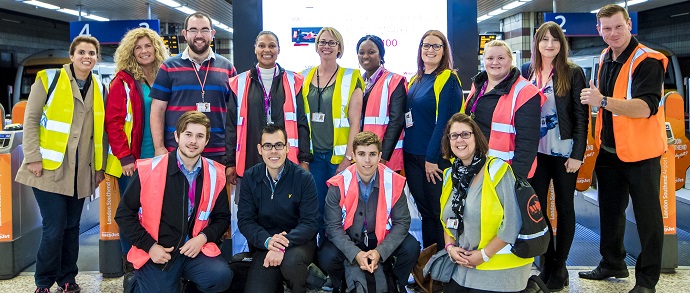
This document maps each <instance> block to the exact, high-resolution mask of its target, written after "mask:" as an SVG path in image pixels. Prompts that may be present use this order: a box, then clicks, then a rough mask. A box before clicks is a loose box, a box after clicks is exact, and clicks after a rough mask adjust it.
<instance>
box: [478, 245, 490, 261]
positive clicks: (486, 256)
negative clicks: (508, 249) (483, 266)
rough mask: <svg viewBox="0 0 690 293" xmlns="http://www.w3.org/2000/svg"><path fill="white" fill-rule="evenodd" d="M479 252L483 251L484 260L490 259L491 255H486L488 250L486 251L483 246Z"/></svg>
mask: <svg viewBox="0 0 690 293" xmlns="http://www.w3.org/2000/svg"><path fill="white" fill-rule="evenodd" d="M479 252H481V254H482V260H483V261H484V262H487V261H489V259H490V257H489V256H488V255H486V252H485V251H484V248H482V249H481V250H479Z"/></svg>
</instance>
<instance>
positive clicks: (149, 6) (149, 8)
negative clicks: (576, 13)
mask: <svg viewBox="0 0 690 293" xmlns="http://www.w3.org/2000/svg"><path fill="white" fill-rule="evenodd" d="M554 1H555V0H554ZM146 6H147V7H148V11H149V14H148V15H149V19H151V2H146Z"/></svg>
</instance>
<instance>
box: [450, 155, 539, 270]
mask: <svg viewBox="0 0 690 293" xmlns="http://www.w3.org/2000/svg"><path fill="white" fill-rule="evenodd" d="M509 168H510V166H509V165H508V164H507V163H506V162H505V161H502V160H499V159H496V158H492V157H487V158H486V165H485V166H484V179H483V180H482V190H481V193H482V194H481V207H480V210H481V212H480V217H481V225H480V227H481V229H480V230H481V231H480V234H481V236H480V239H479V246H478V248H477V249H481V248H484V247H486V246H487V244H488V243H489V242H491V240H492V239H493V238H494V237H496V235H497V234H498V229H499V227H500V225H501V223H502V222H503V220H504V218H503V216H504V214H503V206H502V205H501V201H500V200H499V199H498V194H497V193H496V185H497V184H498V182H500V180H501V179H502V178H503V177H504V176H508V175H506V172H507V171H508V169H509ZM443 172H444V174H443V187H442V192H441V211H443V210H444V209H445V206H446V205H447V204H449V203H450V201H451V196H452V192H453V183H452V180H451V172H452V167H450V168H446V170H444V171H443ZM510 176H512V172H511V175H510ZM440 220H441V225H442V226H443V230H444V231H445V233H447V234H448V235H449V236H451V237H452V238H453V239H455V234H454V233H451V231H450V230H449V229H448V227H446V221H445V219H444V218H443V213H441V219H440ZM511 248H512V246H511V245H510V244H506V246H504V247H503V248H502V249H501V250H500V251H498V252H496V254H495V255H493V256H492V257H491V259H490V260H489V261H488V262H485V263H482V264H481V265H479V266H477V270H505V269H510V268H517V267H521V266H524V265H527V264H530V263H532V262H533V261H534V258H520V257H518V256H516V255H515V254H513V253H512V252H511V251H510V249H511Z"/></svg>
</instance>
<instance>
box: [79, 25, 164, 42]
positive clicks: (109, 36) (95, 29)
mask: <svg viewBox="0 0 690 293" xmlns="http://www.w3.org/2000/svg"><path fill="white" fill-rule="evenodd" d="M138 27H145V28H150V29H152V30H154V31H155V32H157V33H160V30H161V23H160V20H158V19H145V20H111V21H73V22H70V23H69V38H70V41H71V40H73V39H74V38H76V37H77V36H92V37H95V38H96V39H98V41H99V42H100V43H101V44H117V43H119V42H120V40H122V37H123V36H124V35H125V34H126V33H127V32H128V31H129V30H131V29H134V28H138Z"/></svg>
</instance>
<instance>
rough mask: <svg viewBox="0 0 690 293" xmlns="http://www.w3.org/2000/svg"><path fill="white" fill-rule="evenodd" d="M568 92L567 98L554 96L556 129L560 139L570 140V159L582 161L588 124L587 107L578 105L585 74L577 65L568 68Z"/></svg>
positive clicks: (583, 86) (555, 76) (554, 79)
mask: <svg viewBox="0 0 690 293" xmlns="http://www.w3.org/2000/svg"><path fill="white" fill-rule="evenodd" d="M570 81H571V82H570V92H569V93H568V95H567V96H559V95H556V90H555V89H554V95H555V100H556V113H557V114H558V127H559V129H560V132H561V139H572V140H573V149H572V150H571V151H570V157H571V158H573V159H576V160H580V161H582V159H583V157H584V155H585V148H586V147H587V123H589V106H587V105H583V104H582V103H580V92H582V89H584V88H586V87H587V82H586V80H585V73H584V71H582V68H581V67H580V66H578V65H575V64H572V66H571V67H570ZM557 84H558V76H557V75H556V74H555V73H554V75H553V85H554V87H555V86H556V85H557Z"/></svg>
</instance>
